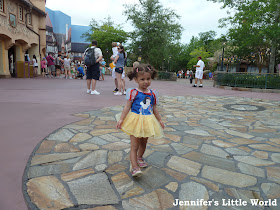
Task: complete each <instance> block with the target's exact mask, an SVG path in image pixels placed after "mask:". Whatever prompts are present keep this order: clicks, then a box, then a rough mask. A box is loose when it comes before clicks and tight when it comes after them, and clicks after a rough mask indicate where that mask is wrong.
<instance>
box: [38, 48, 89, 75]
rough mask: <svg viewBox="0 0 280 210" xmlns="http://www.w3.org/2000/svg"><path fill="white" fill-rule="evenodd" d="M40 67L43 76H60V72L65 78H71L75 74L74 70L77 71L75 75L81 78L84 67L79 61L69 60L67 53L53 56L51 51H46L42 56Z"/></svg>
mask: <svg viewBox="0 0 280 210" xmlns="http://www.w3.org/2000/svg"><path fill="white" fill-rule="evenodd" d="M41 69H42V74H43V76H46V77H50V78H57V77H60V75H61V74H64V75H65V79H73V76H74V75H75V74H74V72H75V71H77V74H76V76H77V77H78V78H81V79H82V78H83V76H84V69H83V67H82V65H81V64H80V63H79V62H76V64H75V63H74V62H73V61H72V60H71V58H70V57H69V55H67V56H66V57H64V58H63V59H62V58H61V55H58V56H57V57H56V58H54V56H53V53H51V52H50V53H48V56H47V57H44V58H43V59H42V61H41Z"/></svg>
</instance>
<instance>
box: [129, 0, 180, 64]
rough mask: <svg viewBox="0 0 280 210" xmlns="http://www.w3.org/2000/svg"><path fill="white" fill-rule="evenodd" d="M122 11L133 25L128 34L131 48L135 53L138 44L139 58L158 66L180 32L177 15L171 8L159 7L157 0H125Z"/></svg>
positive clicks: (165, 57) (168, 54)
mask: <svg viewBox="0 0 280 210" xmlns="http://www.w3.org/2000/svg"><path fill="white" fill-rule="evenodd" d="M124 14H125V15H126V16H127V20H129V21H131V23H132V25H133V26H134V28H135V30H134V31H133V32H131V34H130V35H131V40H132V42H131V45H130V47H131V50H133V51H134V53H135V54H138V55H139V54H140V53H139V52H138V47H139V46H141V49H142V50H141V57H142V60H143V61H144V62H147V63H151V64H152V65H153V66H154V67H155V68H157V69H160V67H162V64H163V61H164V60H166V61H167V60H168V59H169V57H170V53H171V51H170V48H172V49H173V48H174V49H176V48H178V46H179V40H180V37H181V33H182V27H181V25H180V24H179V23H178V22H177V20H178V19H179V16H178V15H177V14H176V13H175V12H174V11H173V10H171V9H166V8H163V6H162V4H161V3H160V2H159V0H139V4H126V5H125V11H124ZM176 45H178V46H176ZM174 51H176V50H174ZM172 53H173V52H172ZM177 53H178V52H177ZM171 57H173V55H171ZM174 57H175V55H174Z"/></svg>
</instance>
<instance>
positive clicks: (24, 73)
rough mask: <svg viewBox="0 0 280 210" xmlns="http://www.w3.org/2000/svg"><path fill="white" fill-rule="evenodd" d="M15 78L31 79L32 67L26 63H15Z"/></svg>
mask: <svg viewBox="0 0 280 210" xmlns="http://www.w3.org/2000/svg"><path fill="white" fill-rule="evenodd" d="M15 77H16V78H32V77H33V66H32V65H30V64H29V62H26V61H17V62H16V71H15Z"/></svg>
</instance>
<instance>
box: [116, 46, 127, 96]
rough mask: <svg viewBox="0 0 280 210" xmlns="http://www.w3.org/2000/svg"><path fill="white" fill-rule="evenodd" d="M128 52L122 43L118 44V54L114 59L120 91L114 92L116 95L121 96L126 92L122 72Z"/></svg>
mask: <svg viewBox="0 0 280 210" xmlns="http://www.w3.org/2000/svg"><path fill="white" fill-rule="evenodd" d="M125 58H126V54H125V51H124V47H123V46H122V45H119V46H118V54H117V56H116V58H115V60H114V64H115V74H116V78H117V82H118V91H117V92H116V93H114V95H116V96H121V95H122V94H126V93H125V89H124V85H123V81H122V74H123V71H124V62H125Z"/></svg>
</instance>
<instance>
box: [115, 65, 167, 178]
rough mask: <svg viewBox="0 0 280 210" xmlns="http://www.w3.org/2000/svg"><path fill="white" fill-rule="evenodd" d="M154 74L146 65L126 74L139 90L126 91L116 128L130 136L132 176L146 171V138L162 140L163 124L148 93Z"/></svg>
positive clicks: (150, 94) (155, 98)
mask: <svg viewBox="0 0 280 210" xmlns="http://www.w3.org/2000/svg"><path fill="white" fill-rule="evenodd" d="M155 76H156V71H155V70H154V69H153V68H152V67H151V66H150V65H147V64H139V65H137V66H135V68H134V69H133V71H132V72H130V73H128V78H129V79H130V80H132V79H134V80H135V82H136V83H137V84H138V88H134V89H128V90H127V96H126V98H127V102H126V105H125V107H124V109H123V112H122V114H121V117H120V119H119V121H118V123H117V128H118V129H121V130H122V131H123V132H124V133H126V134H128V135H130V140H131V149H130V162H131V165H132V171H131V174H132V176H140V175H142V172H141V169H140V167H141V168H144V167H147V163H146V162H145V161H144V159H143V155H144V152H145V150H146V145H147V141H148V138H149V137H153V138H162V137H163V136H164V134H163V128H164V124H163V122H162V120H161V117H160V115H159V112H158V109H157V102H158V99H157V96H156V93H155V91H154V90H150V89H148V87H149V86H150V85H151V80H152V79H154V78H155Z"/></svg>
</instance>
